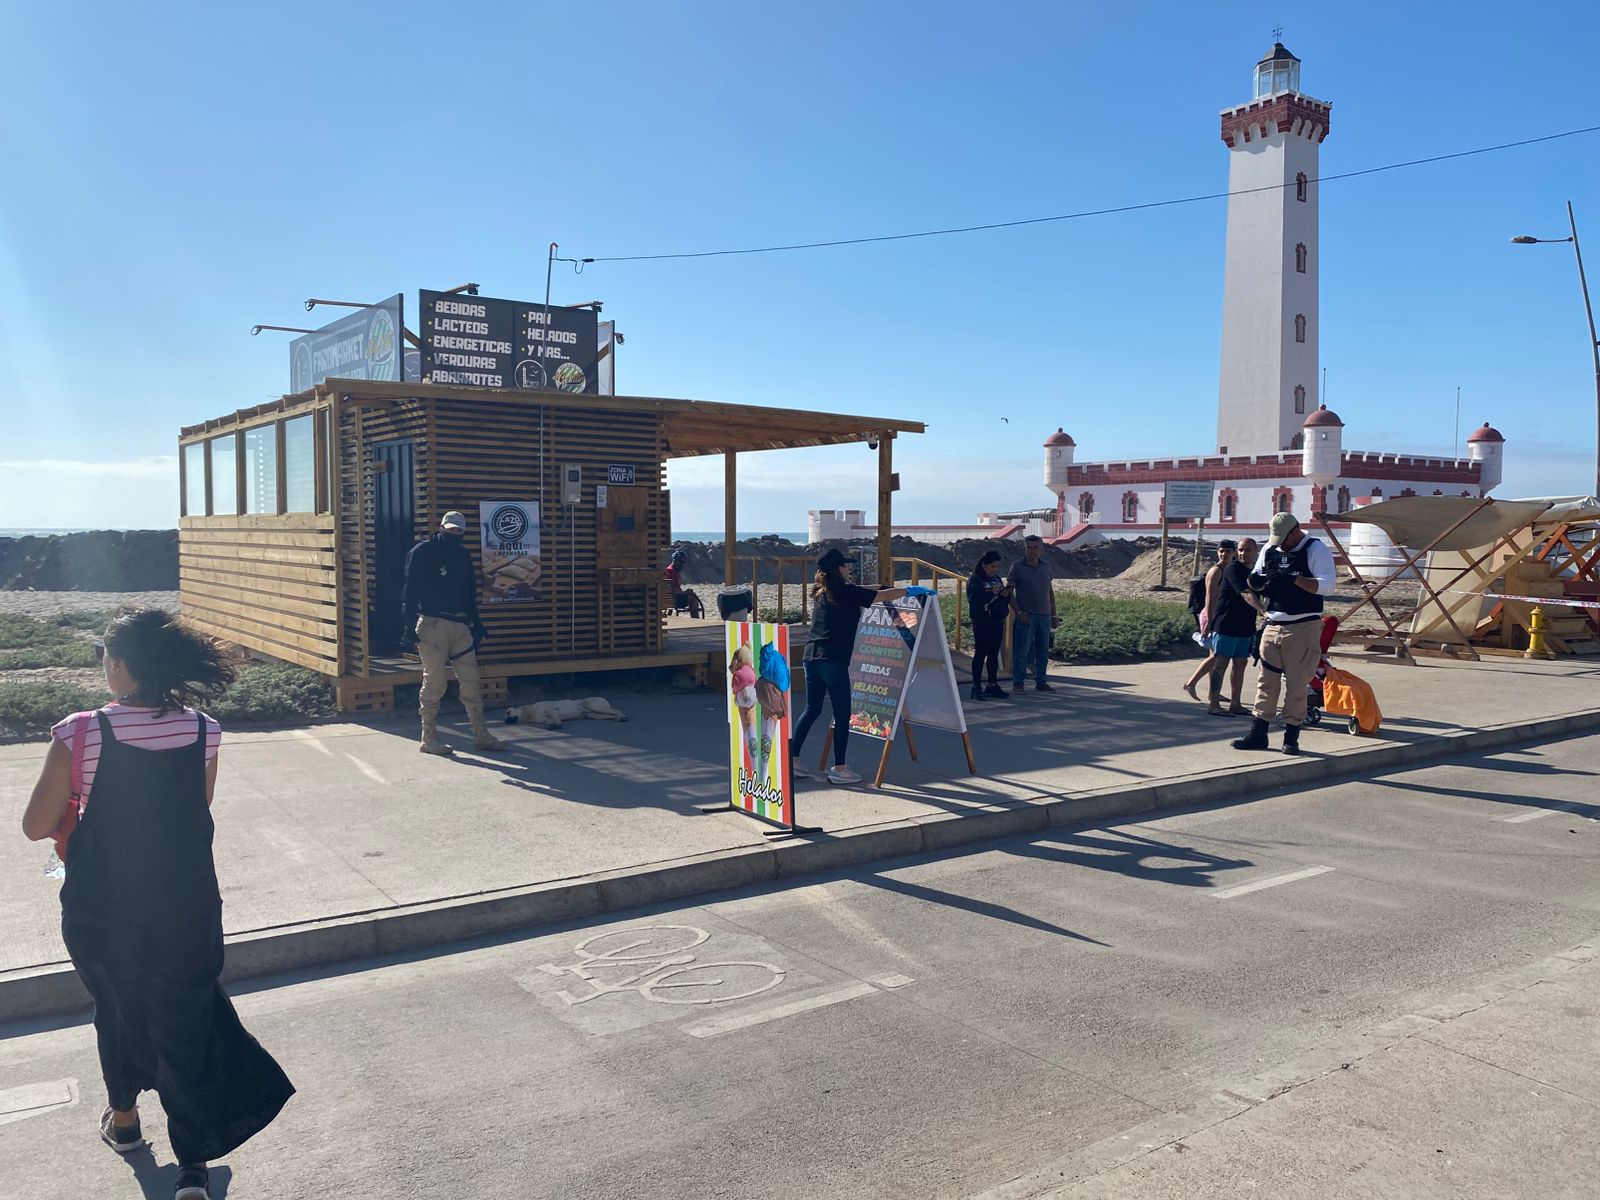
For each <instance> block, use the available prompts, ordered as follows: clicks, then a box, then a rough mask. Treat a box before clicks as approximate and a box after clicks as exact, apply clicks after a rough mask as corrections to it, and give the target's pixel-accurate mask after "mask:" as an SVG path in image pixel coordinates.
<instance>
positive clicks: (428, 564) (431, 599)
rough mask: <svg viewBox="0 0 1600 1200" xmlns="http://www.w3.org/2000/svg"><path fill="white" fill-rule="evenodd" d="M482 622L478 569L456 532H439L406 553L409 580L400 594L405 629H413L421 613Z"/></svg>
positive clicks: (472, 623) (402, 623)
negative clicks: (479, 616)
mask: <svg viewBox="0 0 1600 1200" xmlns="http://www.w3.org/2000/svg"><path fill="white" fill-rule="evenodd" d="M418 613H421V614H422V615H423V616H425V617H451V618H454V619H456V620H462V619H465V620H466V622H467V623H468V624H469V625H476V624H477V623H478V572H477V568H475V567H474V566H473V565H472V555H471V553H469V552H468V550H467V547H466V544H465V543H464V542H463V541H462V540H461V539H460V538H459V537H456V536H455V535H454V534H449V533H436V534H434V535H433V536H432V537H431V538H428V539H427V540H425V541H421V542H418V543H417V544H416V545H415V546H413V547H411V552H410V553H409V554H407V555H406V583H405V589H404V590H403V591H402V592H401V596H400V621H401V625H400V627H401V629H402V630H405V631H410V630H411V629H414V628H415V627H416V624H417V614H418Z"/></svg>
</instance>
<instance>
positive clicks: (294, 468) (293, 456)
mask: <svg viewBox="0 0 1600 1200" xmlns="http://www.w3.org/2000/svg"><path fill="white" fill-rule="evenodd" d="M283 478H284V506H283V511H284V512H292V513H308V512H316V511H317V448H316V436H315V431H314V430H313V428H312V425H311V414H310V413H307V414H306V415H305V416H303V417H294V418H292V419H291V420H288V421H285V422H284V423H283Z"/></svg>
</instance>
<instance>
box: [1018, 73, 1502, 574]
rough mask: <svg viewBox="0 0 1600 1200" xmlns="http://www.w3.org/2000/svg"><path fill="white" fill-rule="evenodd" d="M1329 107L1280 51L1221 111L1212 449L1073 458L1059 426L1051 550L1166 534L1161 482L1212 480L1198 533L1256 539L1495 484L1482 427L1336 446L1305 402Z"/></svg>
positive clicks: (1313, 375) (1321, 415)
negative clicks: (1222, 176)
mask: <svg viewBox="0 0 1600 1200" xmlns="http://www.w3.org/2000/svg"><path fill="white" fill-rule="evenodd" d="M1331 110H1332V105H1331V104H1329V103H1327V102H1326V101H1323V100H1315V99H1312V98H1311V97H1310V96H1306V95H1304V94H1303V93H1301V91H1300V60H1299V59H1298V58H1296V57H1295V56H1294V55H1293V54H1291V53H1289V51H1288V50H1287V49H1285V48H1284V46H1283V44H1282V43H1281V42H1280V43H1277V44H1275V45H1274V46H1273V47H1272V49H1271V50H1270V51H1268V53H1267V54H1266V56H1265V57H1263V58H1262V59H1261V60H1260V61H1259V62H1258V63H1257V64H1256V71H1255V95H1254V98H1253V99H1252V100H1250V101H1249V102H1248V103H1245V104H1241V105H1237V106H1235V107H1233V108H1229V109H1225V110H1224V111H1223V113H1222V140H1223V142H1224V143H1225V144H1226V145H1227V146H1228V151H1229V155H1228V157H1229V175H1228V191H1229V193H1230V194H1229V197H1228V235H1227V236H1228V241H1227V254H1226V259H1225V268H1224V272H1223V302H1222V312H1223V322H1222V355H1221V372H1220V391H1219V395H1218V403H1217V442H1216V446H1215V452H1214V453H1210V454H1205V455H1198V456H1195V457H1192V458H1151V459H1137V460H1130V461H1123V462H1078V461H1076V458H1075V455H1076V450H1077V443H1076V442H1074V440H1073V439H1072V437H1071V436H1069V435H1068V434H1067V433H1066V432H1065V431H1064V430H1063V429H1057V430H1056V432H1055V433H1053V434H1052V435H1050V437H1049V438H1047V439H1046V440H1045V443H1044V455H1045V461H1044V468H1045V486H1046V487H1047V488H1048V489H1049V490H1050V491H1051V492H1053V493H1054V494H1055V497H1056V520H1055V530H1054V533H1055V540H1056V541H1057V542H1061V543H1065V542H1077V541H1080V540H1084V539H1087V540H1100V539H1101V538H1104V537H1121V536H1138V535H1141V534H1147V533H1149V532H1151V531H1153V530H1158V529H1160V528H1161V520H1162V508H1163V504H1164V495H1165V487H1166V484H1167V483H1168V482H1169V481H1178V480H1203V481H1208V482H1212V483H1215V485H1216V488H1215V501H1214V503H1213V508H1212V512H1211V514H1210V516H1208V517H1207V518H1206V524H1207V527H1208V528H1216V527H1218V526H1221V527H1223V528H1225V529H1229V530H1237V531H1238V533H1239V534H1240V535H1242V534H1245V533H1249V534H1251V535H1253V536H1257V537H1259V536H1261V535H1262V534H1263V533H1264V532H1265V530H1266V526H1267V523H1268V521H1269V520H1270V519H1271V517H1272V515H1273V514H1274V513H1277V512H1286V511H1292V512H1294V513H1296V514H1298V515H1300V516H1302V517H1304V516H1307V515H1308V514H1310V513H1313V512H1341V511H1344V510H1346V509H1348V508H1350V507H1351V505H1352V504H1353V503H1354V502H1355V501H1356V500H1358V499H1360V498H1363V497H1372V498H1374V499H1378V498H1392V497H1395V496H1480V495H1486V494H1488V493H1489V492H1490V491H1491V490H1493V489H1494V487H1495V486H1497V485H1498V484H1499V482H1500V478H1501V470H1502V457H1503V451H1504V444H1505V438H1504V437H1502V436H1501V434H1500V433H1499V431H1498V430H1496V429H1494V428H1492V427H1491V426H1490V425H1489V424H1488V423H1487V422H1485V423H1484V425H1483V426H1482V427H1481V428H1480V429H1478V430H1477V431H1476V432H1474V433H1473V434H1472V435H1471V437H1469V438H1468V439H1467V451H1468V456H1467V458H1465V459H1459V458H1428V457H1418V456H1415V455H1407V454H1393V453H1388V452H1383V451H1365V450H1346V449H1344V446H1343V434H1344V422H1343V421H1341V420H1340V419H1339V417H1338V416H1337V415H1336V414H1335V413H1332V412H1330V411H1329V410H1328V409H1327V408H1326V407H1320V408H1315V407H1311V406H1310V405H1309V404H1308V401H1307V396H1308V395H1311V394H1313V393H1314V392H1315V390H1316V384H1317V379H1318V368H1319V363H1318V339H1319V328H1318V315H1319V314H1318V262H1319V246H1318V237H1317V234H1318V215H1317V191H1318V188H1317V182H1316V181H1317V178H1318V172H1319V166H1318V158H1319V151H1320V148H1321V145H1322V142H1323V140H1324V139H1325V138H1326V137H1327V136H1328V128H1329V114H1330V112H1331ZM1172 524H1173V526H1174V527H1181V526H1186V525H1192V524H1193V522H1192V521H1184V522H1176V521H1175V522H1173V523H1172Z"/></svg>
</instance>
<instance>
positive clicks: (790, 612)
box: [756, 608, 809, 625]
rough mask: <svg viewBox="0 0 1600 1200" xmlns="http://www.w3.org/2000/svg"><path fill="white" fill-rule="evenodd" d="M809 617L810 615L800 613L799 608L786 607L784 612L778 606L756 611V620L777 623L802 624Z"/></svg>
mask: <svg viewBox="0 0 1600 1200" xmlns="http://www.w3.org/2000/svg"><path fill="white" fill-rule="evenodd" d="M808 619H809V617H805V616H801V615H800V610H799V609H798V608H786V609H784V610H783V611H782V612H779V611H778V610H777V609H776V608H763V609H761V610H760V611H758V612H757V613H756V620H758V621H767V622H769V623H772V624H777V625H802V624H804V623H805V622H806V621H807V620H808Z"/></svg>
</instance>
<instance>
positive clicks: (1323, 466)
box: [1300, 404, 1344, 488]
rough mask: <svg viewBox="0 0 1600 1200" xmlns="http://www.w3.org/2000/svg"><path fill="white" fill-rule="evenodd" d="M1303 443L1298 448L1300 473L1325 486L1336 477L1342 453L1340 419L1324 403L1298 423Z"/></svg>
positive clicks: (1342, 438) (1341, 425)
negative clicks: (1302, 421) (1302, 446)
mask: <svg viewBox="0 0 1600 1200" xmlns="http://www.w3.org/2000/svg"><path fill="white" fill-rule="evenodd" d="M1301 432H1302V433H1303V434H1304V435H1305V446H1304V448H1303V449H1302V450H1301V452H1300V474H1302V475H1304V476H1305V477H1306V478H1307V479H1309V480H1310V481H1311V482H1312V483H1313V484H1315V485H1316V486H1317V487H1322V488H1325V487H1327V486H1328V485H1329V484H1330V483H1332V482H1333V481H1334V480H1335V479H1337V478H1339V471H1340V467H1341V463H1342V462H1343V457H1344V422H1343V421H1341V420H1340V419H1339V414H1338V413H1336V412H1333V411H1331V410H1330V409H1329V408H1328V406H1327V405H1326V404H1324V405H1323V406H1322V407H1321V408H1319V409H1317V411H1316V412H1314V413H1312V414H1311V415H1310V416H1309V417H1307V418H1306V423H1305V424H1304V425H1303V426H1302V427H1301Z"/></svg>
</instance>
